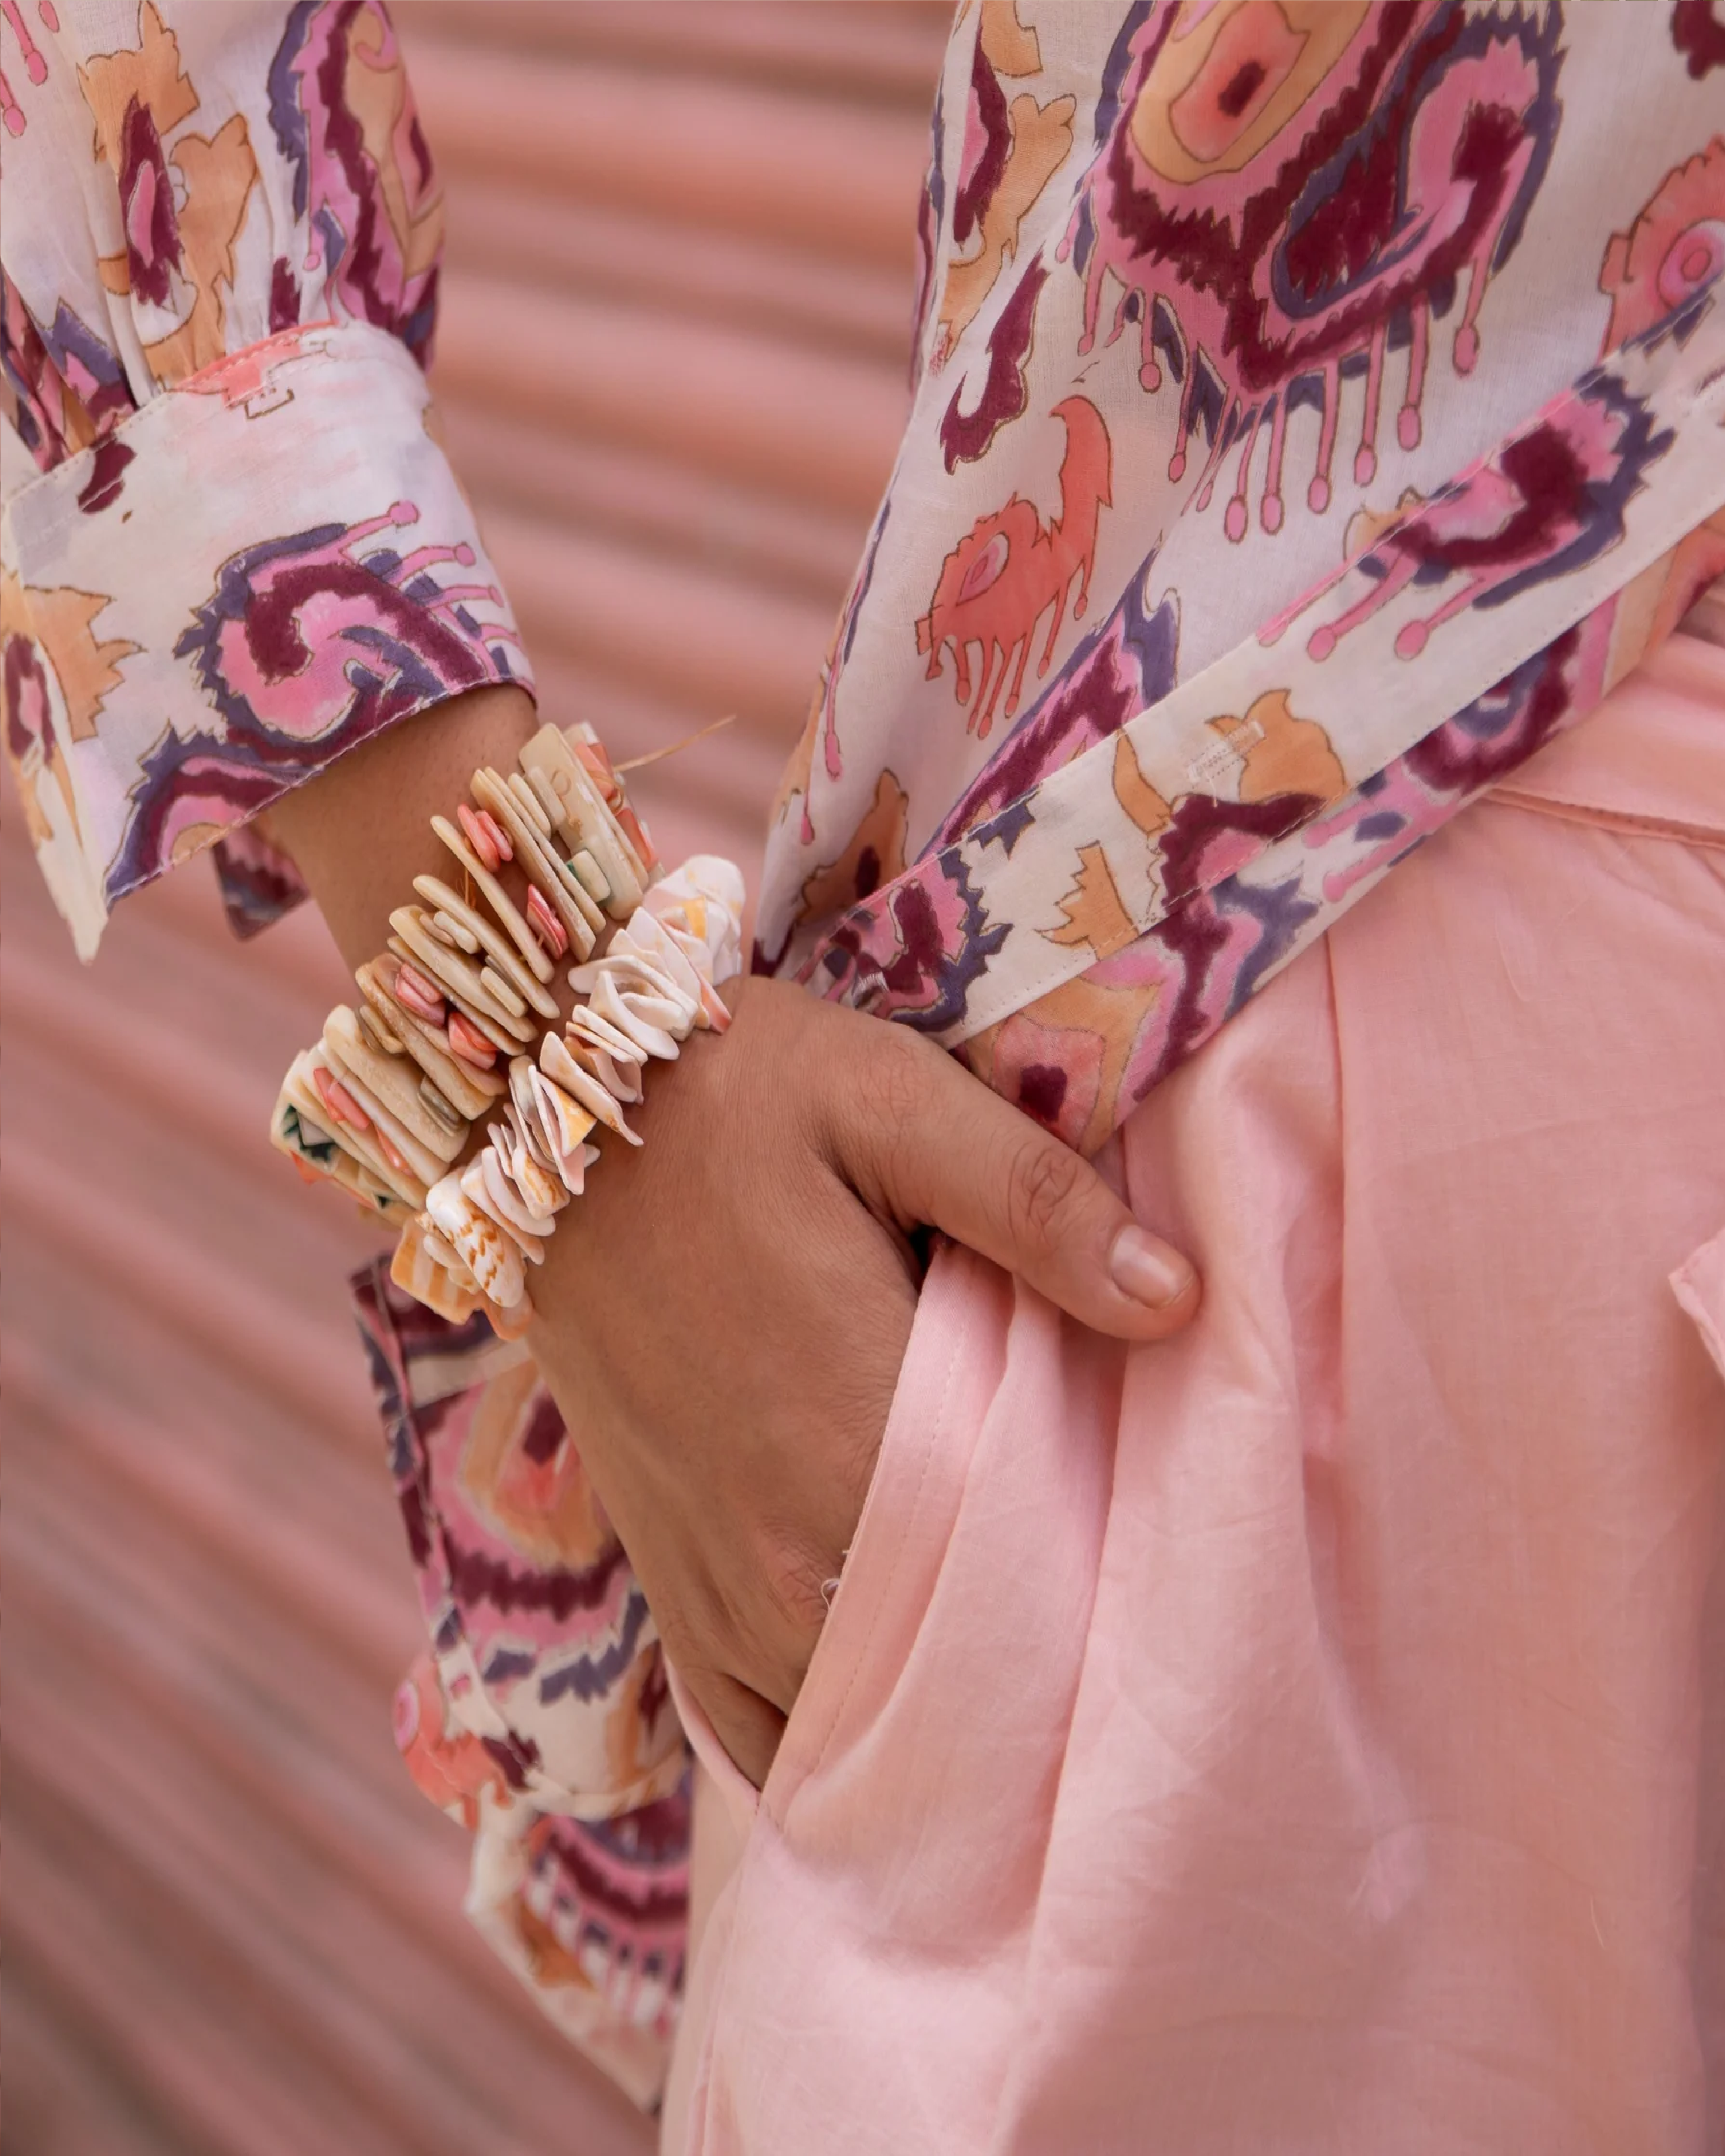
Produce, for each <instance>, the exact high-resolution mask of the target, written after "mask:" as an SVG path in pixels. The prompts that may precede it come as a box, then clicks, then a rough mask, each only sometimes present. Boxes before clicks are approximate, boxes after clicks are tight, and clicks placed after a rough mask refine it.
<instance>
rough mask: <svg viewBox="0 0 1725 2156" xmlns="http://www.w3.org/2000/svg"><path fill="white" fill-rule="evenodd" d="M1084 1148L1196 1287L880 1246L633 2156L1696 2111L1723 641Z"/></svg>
mask: <svg viewBox="0 0 1725 2156" xmlns="http://www.w3.org/2000/svg"><path fill="white" fill-rule="evenodd" d="M1109 1158H1112V1162H1113V1165H1112V1168H1111V1172H1112V1173H1117V1174H1118V1176H1119V1177H1120V1178H1122V1179H1123V1184H1124V1188H1125V1189H1126V1191H1127V1194H1128V1196H1129V1198H1130V1200H1131V1202H1132V1205H1133V1206H1134V1208H1135V1209H1136V1210H1137V1212H1138V1214H1140V1216H1141V1217H1142V1219H1144V1220H1146V1221H1147V1222H1148V1223H1150V1224H1153V1225H1154V1226H1156V1227H1157V1228H1158V1229H1162V1230H1163V1231H1165V1232H1166V1233H1168V1234H1169V1235H1172V1236H1173V1237H1175V1238H1176V1239H1177V1240H1180V1241H1181V1242H1182V1243H1183V1245H1184V1246H1185V1247H1186V1248H1187V1249H1189V1250H1191V1251H1192V1252H1193V1253H1194V1255H1195V1256H1196V1258H1197V1259H1198V1260H1199V1262H1200V1263H1201V1265H1203V1267H1204V1275H1205V1279H1206V1283H1207V1286H1206V1300H1205V1303H1204V1312H1203V1315H1202V1317H1200V1318H1199V1322H1197V1323H1196V1325H1195V1326H1194V1327H1193V1328H1192V1329H1191V1330H1190V1331H1189V1332H1187V1333H1186V1334H1184V1335H1183V1336H1182V1337H1180V1338H1179V1339H1178V1340H1177V1341H1175V1342H1171V1343H1170V1344H1168V1345H1166V1346H1163V1347H1151V1348H1144V1349H1137V1350H1133V1351H1131V1352H1127V1350H1125V1349H1123V1348H1121V1347H1117V1346H1116V1345H1114V1344H1112V1343H1111V1342H1104V1341H1101V1340H1099V1339H1097V1338H1096V1337H1093V1336H1091V1335H1088V1334H1086V1333H1085V1332H1082V1331H1081V1330H1080V1329H1079V1328H1078V1327H1076V1326H1074V1325H1072V1324H1071V1323H1070V1322H1066V1321H1064V1320H1062V1319H1061V1318H1060V1317H1059V1316H1058V1315H1057V1314H1056V1313H1055V1312H1054V1311H1053V1310H1052V1309H1051V1308H1050V1306H1049V1305H1048V1304H1047V1303H1045V1302H1044V1301H1041V1300H1040V1298H1039V1297H1038V1296H1035V1295H1034V1294H1032V1293H1030V1292H1029V1291H1027V1290H1025V1289H1024V1288H1022V1287H1019V1286H1015V1284H1014V1282H1013V1281H1011V1280H1010V1279H1009V1278H1008V1277H1007V1276H1004V1274H1002V1273H1000V1272H999V1271H997V1270H993V1268H992V1267H990V1266H988V1265H986V1264H985V1263H983V1261H982V1260H978V1259H977V1258H975V1257H974V1256H973V1255H970V1254H969V1253H968V1252H965V1251H963V1250H948V1251H947V1252H945V1253H944V1254H943V1255H941V1256H940V1257H939V1258H938V1259H937V1261H936V1263H935V1265H934V1267H933V1270H932V1273H931V1275H930V1278H929V1281H928V1286H927V1291H926V1292H925V1294H924V1296H923V1299H922V1309H921V1312H920V1314H919V1316H918V1317H917V1320H916V1329H915V1332H914V1334H913V1336H912V1339H911V1347H910V1352H909V1355H908V1358H907V1359H906V1364H905V1368H904V1374H903V1378H902V1379H901V1384H900V1388H899V1392H898V1396H897V1399H896V1403H895V1405H894V1408H893V1411H892V1416H891V1422H890V1424H889V1426H888V1429H887V1431H886V1438H885V1441H884V1444H883V1445H882V1449H881V1454H880V1466H879V1468H878V1471H877V1472H876V1476H875V1483H874V1487H873V1490H872V1491H871V1494H870V1498H869V1501H868V1507H867V1511H866V1512H865V1516H864V1518H863V1522H862V1525H861V1528H860V1532H859V1534H858V1536H857V1538H856V1541H855V1544H854V1546H853V1548H852V1550H851V1553H850V1560H849V1563H848V1564H847V1566H846V1568H845V1577H844V1583H843V1584H842V1586H841V1587H840V1589H839V1593H838V1594H837V1597H836V1599H835V1601H834V1608H833V1612H832V1615H831V1617H830V1619H829V1622H828V1625H827V1629H826V1632H825V1635H824V1638H823V1640H822V1641H821V1644H820V1646H819V1651H818V1653H817V1655H816V1656H815V1660H814V1666H813V1667H812V1669H811V1671H810V1672H809V1680H808V1682H807V1685H806V1686H805V1687H804V1690H803V1695H802V1697H801V1699H800V1701H799V1702H798V1706H797V1708H796V1711H795V1712H794V1714H793V1717H792V1718H791V1722H790V1726H789V1728H788V1732H787V1734H786V1737H785V1741H784V1744H783V1749H782V1751H781V1752H780V1753H779V1756H778V1762H777V1763H776V1765H775V1766H774V1768H773V1773H772V1775H771V1777H770V1778H769V1779H768V1784H767V1787H766V1789H765V1790H764V1791H763V1792H762V1794H761V1795H760V1797H759V1799H758V1800H757V1799H756V1797H755V1794H754V1792H753V1791H752V1789H749V1788H748V1787H747V1784H744V1783H743V1782H742V1779H741V1778H740V1777H739V1776H737V1774H736V1773H735V1772H734V1770H732V1768H730V1767H729V1765H728V1763H727V1762H726V1760H725V1759H724V1758H723V1755H722V1753H718V1752H717V1751H716V1747H715V1746H714V1744H713V1743H712V1741H711V1732H700V1731H698V1732H697V1745H698V1748H700V1750H701V1754H702V1759H703V1764H704V1766H705V1768H706V1770H707V1771H708V1773H709V1774H710V1775H711V1778H712V1781H711V1785H710V1787H709V1789H707V1791H706V1794H704V1796H703V1799H702V1807H703V1808H702V1810H701V1828H700V1831H699V1834H698V1839H697V1856H696V1862H697V1873H698V1875H701V1874H704V1875H705V1877H706V1881H707V1884H708V1886H709V1888H710V1889H711V1886H712V1884H713V1883H714V1882H715V1881H716V1880H717V1879H718V1878H719V1876H721V1875H722V1874H724V1873H726V1871H728V1876H726V1877H725V1879H724V1883H723V1885H722V1887H721V1889H720V1891H719V1892H718V1893H717V1898H716V1902H715V1903H714V1906H713V1907H712V1909H711V1917H710V1918H709V1920H708V1921H707V1922H706V1930H705V1937H704V1938H703V1941H702V1943H701V1952H700V1954H699V1957H698V1959H697V1962H696V1969H695V1974H694V1978H693V1982H692V1986H691V1997H690V1999H689V2005H688V2012H687V2016H686V2020H685V2030H684V2035H683V2040H682V2042H681V2044H680V2051H679V2055H678V2058H677V2061H676V2066H675V2071H674V2074H673V2081H672V2087H671V2093H670V2102H669V2105H668V2111H667V2117H666V2123H665V2147H666V2148H667V2149H668V2150H673V2151H677V2152H681V2151H683V2150H685V2149H686V2150H690V2151H695V2150H698V2151H701V2152H702V2153H703V2156H732V2152H742V2151H747V2156H863V2152H868V2156H911V2152H920V2151H937V2152H941V2153H942V2156H947V2152H969V2151H978V2152H981V2151H988V2152H991V2156H1008V2152H1010V2156H1030V2152H1035V2156H1074V2152H1078V2156H1107V2152H1115V2151H1118V2152H1120V2156H1128V2152H1129V2153H1130V2156H1153V2152H1161V2151H1169V2152H1178V2156H1222V2152H1224V2151H1225V2152H1228V2153H1229V2156H1247V2152H1250V2156H1268V2152H1271V2151H1274V2152H1278V2156H1290V2153H1291V2152H1301V2156H1304V2152H1311V2156H1320V2153H1321V2156H1338V2152H1340V2156H1351V2152H1354V2151H1358V2152H1361V2156H1404V2152H1417V2151H1426V2150H1430V2151H1432V2152H1442V2156H1459V2152H1461V2151H1472V2150H1477V2151H1481V2152H1486V2151H1489V2152H1491V2156H1498V2153H1499V2152H1506V2156H1507V2152H1513V2156H1582V2152H1592V2151H1597V2152H1599V2156H1629V2152H1643V2151H1646V2152H1653V2151H1657V2152H1661V2156H1664V2152H1679V2151H1681V2152H1685V2156H1688V2152H1696V2156H1700V2152H1702V2151H1703V2150H1705V2151H1707V2152H1708V2156H1717V2150H1718V2149H1719V2148H1720V2147H1721V2135H1722V2132H1725V1565H1722V1563H1721V1555H1722V1551H1725V1386H1722V1383H1721V1372H1720V1368H1716V1367H1715V1361H1716V1359H1718V1358H1725V1344H1722V1332H1725V1235H1722V1229H1725V651H1722V650H1718V649H1713V648H1712V647H1711V646H1709V645H1707V644H1702V643H1700V642H1698V641H1697V640H1696V639H1693V638H1690V637H1684V636H1679V637H1677V638H1675V639H1672V641H1671V644H1670V645H1668V646H1667V647H1666V650H1665V651H1664V652H1663V653H1662V654H1661V656H1660V657H1659V658H1658V659H1657V660H1656V661H1655V662H1653V663H1652V664H1651V665H1650V666H1649V667H1647V668H1646V669H1645V670H1643V671H1642V672H1640V674H1638V675H1635V677H1633V678H1632V680H1630V682H1628V683H1626V684H1625V685H1623V686H1622V687H1621V688H1620V690H1618V691H1616V692H1615V695H1614V696H1613V697H1612V698H1611V699H1609V701H1608V702H1607V704H1606V705H1605V706H1604V707H1602V709H1601V710H1600V711H1599V713H1598V714H1597V715H1596V716H1594V718H1592V719H1591V720H1589V721H1588V722H1587V723H1586V725H1585V726H1583V727H1582V728H1581V729H1580V730H1579V731H1578V732H1577V733H1575V734H1574V735H1573V736H1571V737H1568V738H1566V739H1564V740H1563V741H1561V742H1558V743H1557V744H1555V745H1554V746H1553V747H1552V748H1550V749H1548V751H1547V752H1544V753H1543V755H1542V756H1541V757H1539V758H1538V760H1537V761H1536V762H1535V763H1534V764H1532V765H1531V766H1529V767H1527V769H1526V770H1525V771H1524V772H1522V773H1521V774H1519V775H1518V777H1517V780H1516V781H1515V783H1514V784H1513V785H1512V787H1510V788H1505V789H1503V790H1502V792H1500V793H1497V794H1496V795H1495V796H1493V797H1491V798H1490V799H1489V800H1487V801H1486V802H1485V803H1481V804H1480V805H1479V806H1477V807H1476V808H1473V809H1471V810H1470V811H1469V812H1468V813H1467V814H1465V815H1463V816H1462V817H1461V818H1460V819H1458V820H1457V821H1456V822H1455V824H1452V825H1451V826H1450V828H1449V829H1446V830H1445V831H1444V832H1443V833H1442V834H1440V835H1439V836H1438V837H1436V838H1435V839H1433V840H1432V841H1431V842H1430V844H1428V845H1427V846H1426V847H1425V849H1424V850H1422V851H1421V852H1420V854H1419V855H1417V856H1416V857H1415V858H1414V859H1413V860H1409V862H1407V863H1406V864H1404V865H1403V866H1402V867H1401V868H1400V869H1399V870H1397V872H1396V873H1395V875H1394V876H1393V877H1391V878H1390V880H1389V882H1388V883H1387V884H1386V885H1384V888H1383V889H1382V890H1381V891H1378V893H1376V894H1375V895H1374V896H1373V897H1372V898H1370V899H1369V900H1368V901H1366V902H1365V903H1364V904H1363V905H1362V906H1360V907H1359V908H1358V910H1357V911H1355V912H1353V914H1351V915H1349V916H1348V917H1347V918H1346V919H1345V920H1343V921H1342V923H1341V924H1340V925H1339V927H1337V928H1336V929H1335V930H1334V931H1333V932H1332V933H1331V934H1330V936H1329V937H1327V940H1326V941H1325V942H1323V943H1322V944H1321V945H1320V946H1318V947H1316V948H1314V949H1313V950H1312V951H1311V952H1308V953H1307V955H1306V956H1304V957H1301V959H1299V960H1298V961H1297V962H1296V963H1295V964H1294V965H1292V966H1291V967H1290V968H1289V969H1288V970H1287V972H1286V973H1285V974H1283V975H1282V977H1281V978H1280V979H1279V980H1277V981H1276V982H1275V983H1272V984H1271V986H1270V987H1269V988H1266V990H1265V992H1264V993H1262V994H1261V995H1260V997H1259V998H1257V999H1256V1001H1255V1003H1253V1004H1251V1005H1250V1007H1249V1008H1248V1009H1246V1010H1245V1012H1243V1013H1242V1014H1240V1016H1239V1017H1238V1018H1236V1019H1234V1020H1233V1021H1232V1022H1231V1023H1230V1025H1229V1026H1228V1027H1227V1028H1226V1029H1224V1032H1223V1034H1221V1035H1220V1036H1219V1038H1218V1039H1216V1040H1215V1041H1214V1043H1213V1044H1212V1045H1210V1046H1209V1048H1207V1049H1206V1050H1204V1052H1203V1054H1202V1055H1199V1057H1197V1058H1196V1059H1195V1060H1194V1061H1193V1062H1192V1063H1191V1064H1190V1065H1188V1066H1187V1067H1186V1068H1185V1069H1183V1070H1181V1071H1180V1072H1179V1073H1178V1075H1176V1076H1175V1077H1173V1079H1172V1080H1171V1081H1169V1082H1168V1084H1167V1085H1165V1086H1163V1088H1162V1089H1161V1090H1160V1091H1158V1093H1157V1094H1156V1095H1155V1096H1153V1098H1152V1099H1151V1100H1150V1101H1148V1102H1147V1104H1146V1105H1145V1106H1143V1107H1142V1109H1141V1110H1140V1111H1138V1112H1137V1115H1136V1116H1134V1117H1133V1118H1132V1122H1130V1123H1129V1124H1128V1125H1127V1128H1126V1130H1125V1131H1124V1132H1123V1133H1122V1141H1121V1142H1120V1144H1119V1146H1118V1150H1117V1153H1113V1154H1112V1155H1111V1156H1105V1163H1106V1161H1107V1160H1108V1159H1109ZM1710 1350H1711V1353H1710Z"/></svg>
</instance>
